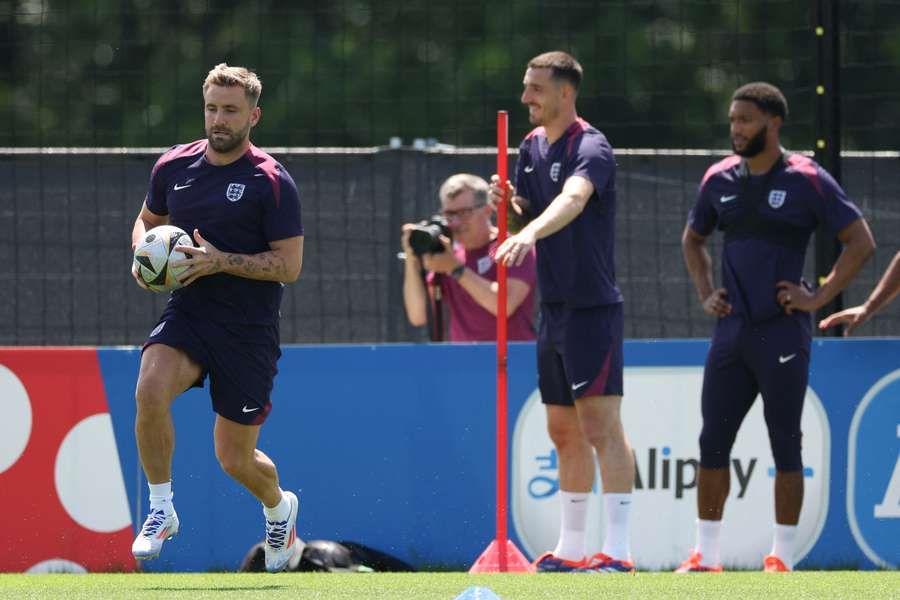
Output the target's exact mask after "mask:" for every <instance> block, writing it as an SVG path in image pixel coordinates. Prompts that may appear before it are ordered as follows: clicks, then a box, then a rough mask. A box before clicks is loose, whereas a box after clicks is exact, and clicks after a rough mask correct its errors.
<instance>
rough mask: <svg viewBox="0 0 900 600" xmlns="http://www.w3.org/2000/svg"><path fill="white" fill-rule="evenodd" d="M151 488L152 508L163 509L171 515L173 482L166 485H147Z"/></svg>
mask: <svg viewBox="0 0 900 600" xmlns="http://www.w3.org/2000/svg"><path fill="white" fill-rule="evenodd" d="M147 485H148V486H149V487H150V508H151V509H156V510H159V509H162V510H163V511H165V512H166V513H171V512H172V511H173V510H174V508H173V507H172V495H173V494H172V481H171V480H170V481H167V482H165V483H149V482H148V483H147Z"/></svg>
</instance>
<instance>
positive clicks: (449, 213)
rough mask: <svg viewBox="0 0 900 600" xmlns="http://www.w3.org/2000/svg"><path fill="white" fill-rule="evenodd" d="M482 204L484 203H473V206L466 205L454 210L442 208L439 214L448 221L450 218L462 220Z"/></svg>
mask: <svg viewBox="0 0 900 600" xmlns="http://www.w3.org/2000/svg"><path fill="white" fill-rule="evenodd" d="M483 206H484V204H475V205H474V206H467V207H466V208H458V209H456V210H442V211H441V216H442V217H444V218H445V219H447V220H448V221H450V220H451V219H459V220H460V221H462V220H463V219H466V218H468V217H469V216H470V215H471V214H472V213H473V212H475V211H476V210H478V209H479V208H482V207H483Z"/></svg>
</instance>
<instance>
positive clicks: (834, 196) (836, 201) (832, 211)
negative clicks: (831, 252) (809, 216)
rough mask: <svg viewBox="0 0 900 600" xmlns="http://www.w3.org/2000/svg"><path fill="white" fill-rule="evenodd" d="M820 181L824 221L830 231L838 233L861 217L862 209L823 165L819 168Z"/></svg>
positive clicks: (834, 233) (833, 233) (822, 217)
mask: <svg viewBox="0 0 900 600" xmlns="http://www.w3.org/2000/svg"><path fill="white" fill-rule="evenodd" d="M819 181H820V182H821V184H822V193H823V196H824V202H823V204H822V211H821V219H822V223H823V224H824V225H825V228H826V229H827V230H828V231H829V233H831V234H832V235H837V234H838V232H840V231H841V230H842V229H844V228H845V227H847V226H848V225H850V224H851V223H853V222H854V221H856V220H857V219H858V218H860V217H861V216H862V211H861V210H859V208H858V207H857V206H856V204H854V203H853V202H852V201H851V200H850V199H849V198H847V194H846V192H844V190H843V188H842V187H841V186H840V184H838V182H837V181H835V180H834V178H833V177H832V176H831V175H830V174H829V173H828V171H826V170H825V169H822V168H821V167H820V168H819Z"/></svg>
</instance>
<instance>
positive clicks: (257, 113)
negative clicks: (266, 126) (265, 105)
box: [250, 106, 262, 127]
mask: <svg viewBox="0 0 900 600" xmlns="http://www.w3.org/2000/svg"><path fill="white" fill-rule="evenodd" d="M261 116H262V109H261V108H260V107H259V106H254V107H253V110H251V111H250V127H253V126H255V125H256V124H257V123H259V118H260V117H261Z"/></svg>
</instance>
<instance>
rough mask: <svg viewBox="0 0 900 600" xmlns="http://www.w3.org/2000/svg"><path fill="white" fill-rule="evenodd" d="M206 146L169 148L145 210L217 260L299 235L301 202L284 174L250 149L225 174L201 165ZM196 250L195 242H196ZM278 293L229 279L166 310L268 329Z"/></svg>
mask: <svg viewBox="0 0 900 600" xmlns="http://www.w3.org/2000/svg"><path fill="white" fill-rule="evenodd" d="M206 147H207V141H206V140H205V139H204V140H198V141H196V142H192V143H190V144H183V145H179V146H175V147H173V148H172V149H171V150H169V151H168V152H166V153H165V154H163V155H162V156H161V157H160V158H159V160H158V161H157V162H156V165H155V166H154V167H153V172H152V173H151V175H150V189H149V191H148V192H147V198H146V204H147V208H148V209H149V210H150V212H152V213H154V214H157V215H161V216H162V215H168V216H169V223H170V224H171V225H175V226H176V227H180V228H181V229H183V230H184V231H186V232H187V234H188V235H189V236H191V238H192V239H193V232H194V229H195V228H196V229H199V230H200V235H202V236H203V238H204V239H206V240H207V241H209V242H210V243H211V244H212V245H213V246H215V247H216V248H218V249H219V250H221V251H223V252H235V253H240V254H257V253H259V252H266V251H268V250H271V247H270V246H269V242H274V241H278V240H283V239H286V238H290V237H295V236H299V235H303V224H302V222H301V219H300V197H299V195H298V193H297V186H296V185H295V184H294V180H293V179H291V176H290V175H289V174H288V172H287V171H286V170H285V169H284V167H283V166H281V164H280V163H278V162H277V161H276V160H275V159H274V158H272V157H271V156H269V155H268V154H266V153H265V152H263V151H262V150H260V149H259V148H256V147H255V146H252V145H251V146H250V149H249V150H248V151H247V153H246V154H244V156H242V157H241V158H239V159H238V160H236V161H234V162H233V163H230V164H228V165H224V166H216V165H213V164H210V163H209V162H207V161H206V158H205V157H204V153H205V152H206ZM195 243H196V240H195ZM283 289H284V285H283V284H281V283H279V282H277V281H259V280H255V279H247V278H246V277H238V276H236V275H229V274H227V273H216V274H214V275H207V276H205V277H200V278H199V279H197V280H196V281H195V282H194V283H192V284H190V285H189V286H187V287H185V288H181V289H178V290H175V291H173V292H172V296H171V297H170V299H169V305H170V306H177V307H178V308H179V309H181V310H184V311H185V312H188V313H190V314H192V315H195V316H198V317H202V318H208V319H211V320H214V321H218V322H221V323H239V324H247V325H274V324H276V323H277V322H278V317H279V307H280V305H281V296H282V292H283Z"/></svg>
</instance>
